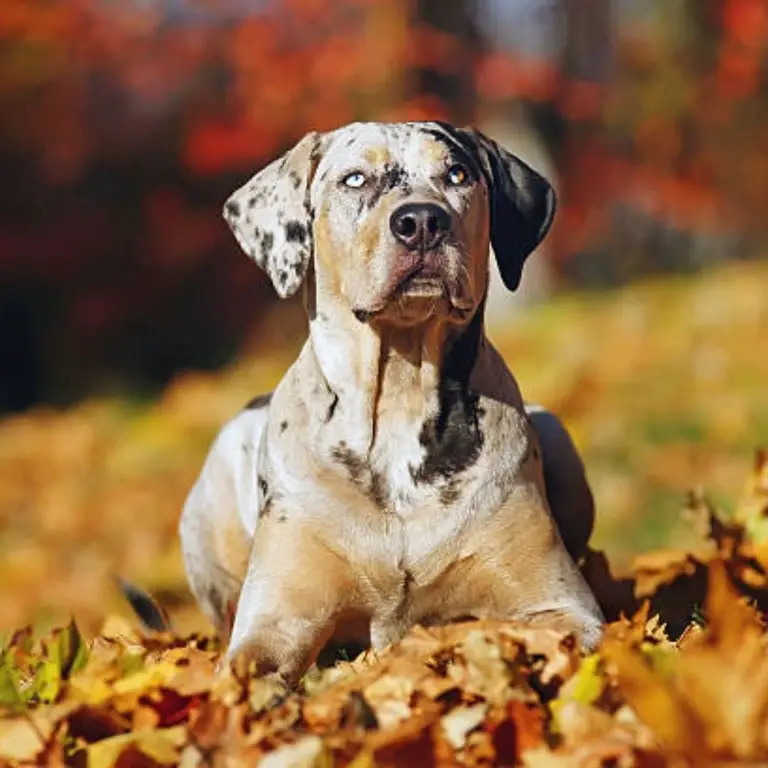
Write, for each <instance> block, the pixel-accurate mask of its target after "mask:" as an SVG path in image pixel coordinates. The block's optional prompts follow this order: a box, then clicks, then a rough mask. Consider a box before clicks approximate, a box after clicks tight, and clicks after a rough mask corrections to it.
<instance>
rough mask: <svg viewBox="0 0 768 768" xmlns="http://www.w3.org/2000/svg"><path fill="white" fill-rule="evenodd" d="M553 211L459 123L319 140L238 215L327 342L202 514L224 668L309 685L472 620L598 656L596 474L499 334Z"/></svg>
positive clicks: (500, 155) (190, 532)
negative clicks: (413, 634) (538, 632)
mask: <svg viewBox="0 0 768 768" xmlns="http://www.w3.org/2000/svg"><path fill="white" fill-rule="evenodd" d="M554 210H555V197H554V194H553V191H552V188H551V187H550V185H549V184H548V183H547V181H546V180H545V179H544V178H542V177H541V176H540V175H539V174H538V173H536V172H535V171H534V170H533V169H531V168H530V167H528V166H527V165H526V164H525V163H524V162H522V161H521V160H520V159H519V158H517V157H515V156H514V155H513V154H511V153H509V152H507V151H505V150H504V149H502V148H501V147H499V146H498V145H497V144H496V143H495V142H493V141H492V140H490V139H489V138H487V137H486V136H484V135H483V134H481V133H479V132H477V131H475V130H470V129H462V130H459V129H456V128H453V127H451V126H448V125H445V124H442V123H437V122H423V123H403V124H378V123H366V124H362V123H357V124H353V125H349V126H346V127H343V128H340V129H338V130H334V131H331V132H328V133H323V134H319V133H311V134H309V135H308V136H306V137H305V138H304V139H302V140H301V141H300V142H299V143H298V144H297V145H296V146H295V147H294V148H293V149H292V150H290V151H289V152H288V153H287V154H285V155H284V156H283V157H281V158H280V159H278V160H276V161H275V162H273V163H272V164H271V165H269V166H267V167H266V168H264V169H263V170H262V171H260V172H259V173H257V174H256V175H255V176H254V177H253V178H252V179H250V181H248V182H247V183H246V184H245V185H244V186H242V187H241V188H240V189H238V190H237V191H236V192H235V193H234V194H233V195H232V196H231V197H230V198H229V200H228V201H227V202H226V205H225V208H224V216H225V218H226V220H227V222H228V223H229V225H230V226H231V228H232V230H233V231H234V234H235V236H236V238H237V240H238V242H239V243H240V245H241V246H242V248H243V249H244V251H245V252H246V253H247V254H248V255H249V256H250V257H251V258H253V259H254V260H255V261H256V263H257V264H258V265H259V266H260V267H261V268H262V269H263V270H265V271H266V273H267V274H268V276H269V277H270V279H271V281H272V283H273V284H274V287H275V289H276V291H277V293H278V294H279V295H280V296H281V297H288V296H291V295H292V294H294V293H296V292H297V291H299V290H300V289H303V296H304V303H305V307H306V310H307V314H308V317H309V337H308V339H307V341H306V343H305V344H304V347H303V349H302V350H301V353H300V354H299V356H298V359H297V360H296V361H295V362H294V363H293V365H292V366H291V367H290V369H289V370H288V372H287V373H286V375H285V377H284V378H283V379H282V380H281V381H280V383H279V384H278V386H277V388H276V389H275V391H274V392H273V393H271V394H268V395H263V396H261V397H258V398H257V399H256V400H254V401H253V402H252V403H251V404H250V405H249V406H248V407H247V408H246V409H245V410H244V411H243V412H241V413H240V414H239V415H237V416H236V417H235V418H234V419H232V421H230V422H229V423H228V424H227V425H226V426H225V427H224V428H223V430H222V432H221V433H220V435H219V436H218V438H217V439H216V441H215V443H214V445H213V447H212V449H211V451H210V454H209V455H208V458H207V460H206V462H205V465H204V468H203V470H202V473H201V475H200V477H199V479H198V481H197V483H196V485H195V486H194V488H193V490H192V491H191V493H190V495H189V498H188V500H187V502H186V505H185V507H184V511H183V515H182V519H181V526H180V530H181V541H182V549H183V554H184V561H185V564H186V570H187V575H188V578H189V583H190V586H191V589H192V592H193V593H194V595H195V597H196V599H197V600H198V602H199V604H200V606H201V608H202V610H203V611H204V613H205V614H206V615H207V616H208V618H209V619H210V620H211V621H212V622H213V624H214V626H215V627H216V629H217V631H218V633H219V634H220V636H221V637H222V639H223V641H224V642H225V643H227V642H228V650H227V654H226V657H225V658H227V659H234V658H235V657H238V658H243V657H244V658H246V659H247V660H248V662H249V663H250V664H252V665H253V666H252V668H255V669H256V670H257V671H258V672H259V673H264V674H266V673H273V674H274V673H276V674H277V675H278V676H279V677H281V678H282V679H284V680H285V681H286V682H288V683H295V682H296V681H297V680H298V679H299V678H300V676H301V675H302V674H303V672H304V671H305V670H306V669H307V667H308V666H309V665H310V664H311V663H312V662H313V661H314V660H315V659H316V657H317V654H318V652H319V650H320V649H321V648H322V647H324V646H325V645H326V644H328V643H331V642H334V643H336V642H339V643H343V642H350V641H351V642H359V643H363V644H370V645H372V646H373V647H374V648H381V647H383V646H386V645H387V644H389V643H392V642H394V641H397V640H398V639H399V638H401V637H402V636H403V634H404V633H405V632H406V631H407V630H408V628H409V627H411V626H412V625H413V624H416V623H421V624H423V625H430V624H435V623H440V622H448V621H451V620H455V619H458V618H460V617H462V618H468V617H476V618H498V619H514V620H520V621H523V622H528V623H530V624H532V625H540V626H553V627H556V628H564V629H567V630H568V631H573V632H574V633H575V634H576V635H577V636H578V637H580V639H581V643H582V646H583V647H584V648H587V649H589V648H592V647H594V646H595V644H596V643H597V642H598V640H599V637H600V634H601V625H602V616H601V612H600V609H599V607H598V605H597V603H596V601H595V599H594V597H593V595H592V593H591V592H590V590H589V588H588V586H587V584H586V583H585V581H584V579H583V578H582V576H581V573H580V571H579V569H578V568H577V565H576V563H575V562H574V558H577V557H578V556H579V554H580V553H581V552H582V551H583V550H584V548H585V546H586V542H587V539H588V537H589V535H590V533H591V528H592V522H593V506H592V496H591V493H590V490H589V486H588V484H587V481H586V478H585V474H584V468H583V464H582V462H581V460H580V458H579V456H578V454H577V453H576V451H575V448H574V446H573V444H572V442H571V440H570V438H569V436H568V433H567V432H566V430H565V428H564V427H563V426H562V425H561V423H560V422H559V421H558V420H557V419H556V418H555V417H554V416H553V415H552V414H550V413H549V412H547V411H545V410H543V409H540V408H536V407H530V406H529V407H526V406H524V404H523V399H522V397H521V394H520V391H519V389H518V385H517V383H516V382H515V379H514V377H513V375H512V373H511V372H510V371H509V369H508V368H507V366H506V365H505V363H504V361H503V360H502V358H501V356H500V355H499V353H498V352H497V351H496V349H495V348H494V347H493V345H492V344H491V342H490V341H489V340H488V339H487V338H486V336H485V333H484V329H483V306H484V302H485V297H486V292H487V289H488V267H489V258H490V250H491V246H492V249H493V252H494V254H495V257H496V259H497V260H498V264H499V268H500V273H501V276H502V278H503V280H504V283H505V284H506V286H507V288H509V289H510V290H514V289H515V288H516V287H517V285H518V283H519V282H520V279H521V273H522V269H523V263H524V262H525V260H526V258H527V256H528V255H529V254H530V253H531V252H532V251H533V249H534V248H535V247H536V246H537V244H538V243H539V242H540V241H541V240H542V238H543V237H544V236H545V234H546V233H547V230H548V229H549V226H550V223H551V221H552V217H553V214H554Z"/></svg>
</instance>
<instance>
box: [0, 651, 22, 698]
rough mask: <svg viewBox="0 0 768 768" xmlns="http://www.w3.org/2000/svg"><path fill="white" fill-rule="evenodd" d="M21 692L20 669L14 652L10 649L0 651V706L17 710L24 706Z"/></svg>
mask: <svg viewBox="0 0 768 768" xmlns="http://www.w3.org/2000/svg"><path fill="white" fill-rule="evenodd" d="M23 703H24V702H23V701H22V697H21V694H20V693H19V671H18V669H17V668H16V662H15V660H14V658H13V654H12V653H10V652H9V651H2V652H1V653H0V707H6V708H7V709H10V710H14V711H15V710H17V709H19V708H20V707H22V706H23Z"/></svg>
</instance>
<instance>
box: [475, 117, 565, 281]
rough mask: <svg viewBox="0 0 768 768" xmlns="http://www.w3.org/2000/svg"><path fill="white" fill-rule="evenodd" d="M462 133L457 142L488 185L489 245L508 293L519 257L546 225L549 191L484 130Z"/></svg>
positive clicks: (551, 203) (550, 214)
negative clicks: (477, 165)
mask: <svg viewBox="0 0 768 768" xmlns="http://www.w3.org/2000/svg"><path fill="white" fill-rule="evenodd" d="M462 133H463V134H464V139H465V140H464V141H462V142H461V143H462V144H463V145H464V147H465V148H467V149H474V152H473V154H474V155H475V157H476V158H477V159H478V161H479V163H480V167H481V169H482V171H483V173H484V175H485V177H486V181H487V183H488V188H489V190H490V194H491V199H490V208H491V245H492V246H493V252H494V253H495V254H496V261H497V263H498V265H499V272H500V274H501V278H502V280H503V281H504V285H506V286H507V288H509V290H510V291H514V290H515V289H516V288H517V287H518V286H519V285H520V280H521V278H522V276H523V265H524V264H525V260H526V259H527V258H528V256H530V254H531V252H532V251H533V250H534V249H535V248H536V246H537V245H538V244H539V243H540V242H541V241H542V240H543V239H544V238H545V237H546V234H547V232H548V231H549V227H550V225H551V224H552V219H553V218H554V215H555V207H556V204H557V201H556V198H555V191H554V190H553V189H552V187H551V185H550V184H549V182H548V181H547V180H546V179H545V178H544V177H543V176H541V175H540V174H539V173H537V172H536V171H534V170H533V168H531V167H530V166H528V165H527V164H526V163H524V162H523V161H522V160H521V159H520V158H519V157H516V156H515V155H513V154H512V153H511V152H507V150H505V149H503V148H502V147H500V146H499V145H498V144H497V143H496V142H495V141H494V140H493V139H491V138H489V137H488V136H486V135H485V134H483V133H480V131H477V130H475V129H472V128H469V129H464V130H463V131H462ZM466 139H469V140H470V141H469V142H467V140H466ZM468 143H471V144H473V145H474V146H473V147H470V146H467V144H468Z"/></svg>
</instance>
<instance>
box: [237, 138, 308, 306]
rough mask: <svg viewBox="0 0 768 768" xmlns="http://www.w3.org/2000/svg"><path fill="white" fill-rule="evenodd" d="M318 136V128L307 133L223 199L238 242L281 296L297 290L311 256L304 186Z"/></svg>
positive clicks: (305, 186)
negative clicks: (266, 275) (291, 147)
mask: <svg viewBox="0 0 768 768" xmlns="http://www.w3.org/2000/svg"><path fill="white" fill-rule="evenodd" d="M319 141H320V134H317V133H309V134H307V135H306V136H305V137H304V138H303V139H302V140H301V141H300V142H299V143H298V144H297V145H296V146H295V147H294V148H293V149H291V150H289V151H288V152H286V153H285V154H284V155H283V156H282V157H281V158H278V159H277V160H275V161H274V162H273V163H270V164H269V165H268V166H267V167H266V168H264V169H263V170H261V171H259V172H258V173H257V174H256V175H255V176H254V177H253V178H252V179H250V181H248V182H247V183H246V184H244V185H243V186H242V187H240V189H238V190H237V191H236V192H234V194H232V195H231V197H230V198H229V199H228V200H227V202H226V203H225V204H224V218H225V219H226V220H227V223H228V224H229V226H230V227H231V228H232V231H233V232H234V234H235V237H236V238H237V242H238V243H240V247H241V248H242V249H243V250H244V251H245V252H246V253H247V254H248V255H249V256H250V257H251V258H252V259H253V260H254V261H255V262H256V263H257V264H258V265H259V266H260V267H261V268H262V269H263V270H264V271H265V272H266V273H267V274H268V275H269V278H270V280H271V281H272V284H273V285H274V286H275V290H276V291H277V293H278V295H279V296H280V298H282V299H285V298H287V297H289V296H292V295H293V294H294V293H296V291H298V290H299V287H300V286H301V283H302V281H303V280H304V277H305V275H306V274H307V269H308V268H309V265H310V263H311V261H312V213H311V207H310V203H309V190H310V186H311V183H312V177H313V175H314V172H315V168H316V167H317V163H318V161H319V159H320V153H319Z"/></svg>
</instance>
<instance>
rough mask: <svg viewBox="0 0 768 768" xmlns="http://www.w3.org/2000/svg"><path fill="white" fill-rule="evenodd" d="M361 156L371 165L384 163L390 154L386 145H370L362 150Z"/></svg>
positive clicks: (388, 159) (387, 160)
mask: <svg viewBox="0 0 768 768" xmlns="http://www.w3.org/2000/svg"><path fill="white" fill-rule="evenodd" d="M363 157H364V158H365V160H366V162H368V163H370V164H371V165H385V164H386V163H388V162H389V161H390V159H391V157H392V156H391V155H390V153H389V150H388V149H387V148H386V147H370V148H368V149H366V150H365V152H363Z"/></svg>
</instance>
